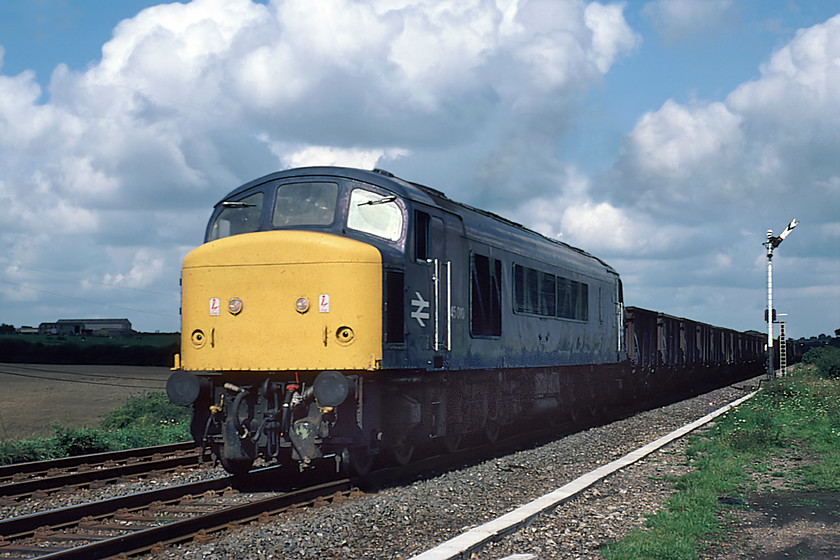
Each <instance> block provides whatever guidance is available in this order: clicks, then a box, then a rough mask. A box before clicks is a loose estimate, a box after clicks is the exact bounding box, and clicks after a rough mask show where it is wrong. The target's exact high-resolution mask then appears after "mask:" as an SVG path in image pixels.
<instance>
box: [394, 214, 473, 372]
mask: <svg viewBox="0 0 840 560" xmlns="http://www.w3.org/2000/svg"><path fill="white" fill-rule="evenodd" d="M413 222H414V255H413V258H414V264H415V266H414V268H415V271H416V273H415V274H414V275H413V278H412V279H410V280H409V282H410V284H411V285H409V286H408V290H407V292H408V293H407V300H408V305H409V307H408V313H407V319H406V322H407V326H408V328H407V331H408V332H409V333H412V332H413V333H415V340H417V341H418V343H419V346H420V348H417V350H419V351H420V352H421V353H422V354H424V355H425V356H426V359H425V362H426V365H427V367H430V368H431V369H441V368H446V367H448V366H449V362H450V355H451V353H452V351H453V348H454V347H455V344H456V339H457V335H456V334H455V331H457V330H458V329H457V328H456V326H455V325H453V322H454V321H457V320H458V319H457V317H459V316H462V315H463V305H464V304H463V302H462V301H461V300H462V298H461V296H460V293H459V289H460V287H461V286H460V285H461V282H460V281H459V278H457V277H456V275H457V274H458V273H457V270H458V269H459V264H460V263H458V262H457V254H458V249H459V248H460V246H461V245H462V244H463V226H462V225H461V220H460V218H458V217H457V216H455V215H453V214H449V213H448V212H443V211H441V210H439V209H437V208H432V207H427V206H421V205H417V206H416V207H415V209H414V215H413ZM459 308H460V309H461V312H460V313H459V312H458V311H457V309H459ZM453 309H455V311H454V312H453Z"/></svg>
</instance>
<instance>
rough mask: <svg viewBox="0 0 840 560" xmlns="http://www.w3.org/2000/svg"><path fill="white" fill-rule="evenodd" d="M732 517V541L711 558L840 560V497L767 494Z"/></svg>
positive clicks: (757, 496) (749, 500) (750, 500)
mask: <svg viewBox="0 0 840 560" xmlns="http://www.w3.org/2000/svg"><path fill="white" fill-rule="evenodd" d="M745 505H746V507H745V508H743V509H735V510H732V511H730V512H729V517H730V530H731V533H730V538H728V539H727V543H726V544H725V545H720V546H718V547H715V548H714V549H712V550H711V551H707V552H711V554H710V555H708V554H707V555H704V557H706V558H717V559H721V560H729V559H735V558H737V559H743V558H753V559H755V560H783V559H788V558H815V559H817V558H818V559H827V558H833V559H837V558H840V494H837V493H826V492H801V491H792V492H784V491H782V492H764V493H759V494H753V495H750V496H748V497H747V499H746V504H745Z"/></svg>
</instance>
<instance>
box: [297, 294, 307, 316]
mask: <svg viewBox="0 0 840 560" xmlns="http://www.w3.org/2000/svg"><path fill="white" fill-rule="evenodd" d="M295 309H296V310H297V312H298V313H306V312H307V311H309V300H308V299H306V298H305V297H302V298H298V300H297V301H296V302H295Z"/></svg>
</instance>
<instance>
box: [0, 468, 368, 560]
mask: <svg viewBox="0 0 840 560" xmlns="http://www.w3.org/2000/svg"><path fill="white" fill-rule="evenodd" d="M277 469H278V467H270V468H266V469H263V470H262V471H256V472H255V473H253V476H251V477H250V480H252V481H253V480H256V479H259V477H261V476H269V477H270V476H271V475H272V474H274V475H275V476H276V475H277V473H276V472H275V471H277ZM236 484H237V480H235V479H234V477H230V476H225V477H221V478H216V479H212V480H207V481H202V482H196V483H190V484H184V485H180V486H172V487H168V488H164V489H160V490H154V491H150V492H142V493H138V494H131V495H128V496H121V497H118V498H111V499H108V500H102V501H98V502H91V503H87V504H82V505H79V506H74V507H68V508H61V509H57V510H51V511H46V512H43V513H36V514H31V515H25V516H21V517H15V518H12V519H7V520H4V521H0V557H2V558H11V559H17V558H19V559H28V558H42V559H45V560H46V559H51V560H56V559H62V560H68V559H79V560H82V559H84V560H89V559H91V558H105V557H109V556H115V555H118V554H138V553H142V552H145V551H149V550H152V549H154V548H156V547H159V546H162V545H166V544H173V543H177V542H181V541H184V540H189V539H192V538H200V537H201V536H203V535H207V534H208V533H212V532H215V531H219V530H222V529H224V528H226V527H229V526H230V525H231V524H237V523H247V522H249V521H251V520H255V519H260V518H261V517H265V516H269V515H271V514H273V513H277V512H279V511H282V510H284V509H288V508H291V507H304V506H307V505H320V504H327V503H330V502H333V501H337V500H341V499H342V498H345V497H347V496H349V495H351V494H352V493H353V492H354V491H355V490H354V487H353V486H352V484H351V481H350V480H349V479H340V480H334V481H329V482H324V483H320V484H315V485H312V486H308V487H306V488H302V489H296V490H291V491H288V492H268V493H257V494H254V495H250V494H243V493H240V492H239V491H237V490H235V489H234V488H233V486H234V485H236ZM243 500H244V501H245V503H243Z"/></svg>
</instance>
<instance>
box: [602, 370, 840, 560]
mask: <svg viewBox="0 0 840 560" xmlns="http://www.w3.org/2000/svg"><path fill="white" fill-rule="evenodd" d="M821 374H822V372H821V371H819V370H817V369H816V368H815V367H814V366H807V367H798V368H795V370H794V374H793V375H791V376H788V377H786V378H784V379H781V380H777V381H774V382H772V383H771V384H769V385H767V386H765V387H764V389H763V390H762V391H761V392H759V394H758V395H756V396H755V397H753V398H752V399H750V400H749V401H747V402H746V403H744V404H742V405H741V406H740V407H738V408H737V409H734V410H731V411H729V412H728V413H727V414H725V415H723V416H721V417H720V418H718V421H717V422H716V423H715V424H714V426H713V427H711V428H708V429H706V430H705V431H704V432H703V433H701V434H698V435H695V436H692V437H691V438H690V440H689V447H688V449H687V451H686V458H687V460H688V461H689V463H690V464H691V465H692V466H693V467H694V470H692V471H691V472H689V473H688V474H686V475H684V476H682V477H679V478H677V479H676V480H675V481H674V482H673V484H674V488H675V490H676V491H677V492H676V493H675V494H674V495H673V496H672V497H671V498H670V499H669V500H668V501H667V502H666V503H665V504H664V507H663V509H662V510H660V511H658V512H656V513H654V514H652V515H650V516H649V517H648V518H647V522H646V527H645V529H644V530H638V531H634V532H633V533H631V534H630V535H628V536H627V537H626V538H625V539H623V540H622V541H620V542H617V543H612V544H609V545H607V546H605V547H604V548H602V549H601V552H602V554H603V555H604V557H605V558H607V559H608V560H658V559H662V560H665V559H668V560H683V559H685V560H690V559H694V558H697V557H698V551H699V549H700V547H701V543H703V542H708V541H709V540H710V539H712V538H714V537H715V536H716V535H717V536H719V535H720V534H721V532H722V530H723V529H724V527H723V525H722V524H723V521H722V519H725V516H723V515H720V514H721V513H725V508H731V507H743V506H738V505H734V506H733V505H724V504H721V503H719V502H718V498H721V497H742V496H744V494H746V493H747V492H748V491H750V490H751V489H754V488H753V487H752V483H751V482H750V479H749V475H748V473H749V472H750V471H751V470H752V471H754V472H758V471H763V472H765V473H766V474H769V475H770V476H776V477H783V478H789V481H790V483H791V484H792V485H793V486H794V487H795V488H798V489H802V490H810V491H828V492H840V379H837V378H833V376H822V375H821ZM793 449H797V450H801V451H803V452H807V453H808V454H809V455H813V456H815V457H817V458H818V459H817V461H816V463H815V464H812V465H808V466H804V467H800V468H797V469H796V470H795V471H794V472H790V473H788V472H781V471H776V470H775V469H774V470H772V471H771V469H769V468H766V467H764V466H763V465H762V463H761V462H762V460H763V459H766V458H767V457H769V456H770V454H773V453H780V452H783V451H786V450H788V451H790V450H793Z"/></svg>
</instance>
